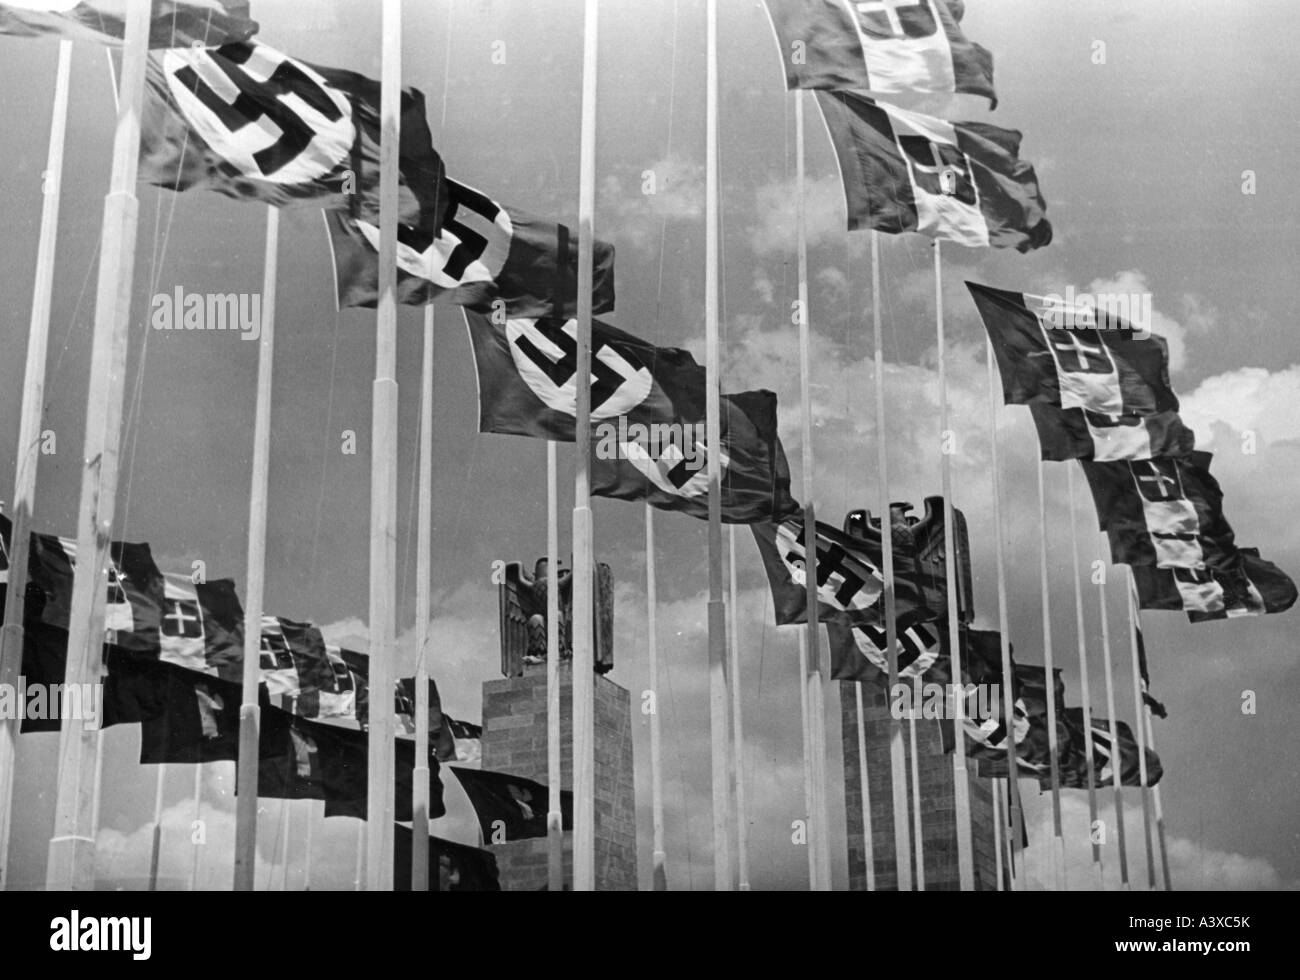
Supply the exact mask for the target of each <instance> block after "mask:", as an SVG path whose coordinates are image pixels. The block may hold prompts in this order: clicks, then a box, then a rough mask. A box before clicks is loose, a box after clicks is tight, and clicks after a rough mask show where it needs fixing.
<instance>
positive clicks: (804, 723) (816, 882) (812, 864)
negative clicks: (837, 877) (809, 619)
mask: <svg viewBox="0 0 1300 980" xmlns="http://www.w3.org/2000/svg"><path fill="white" fill-rule="evenodd" d="M798 637H799V723H800V735H801V736H802V741H803V804H804V818H805V828H804V829H805V831H807V832H808V833H807V834H806V839H805V841H804V847H805V848H806V849H807V851H808V890H809V891H811V892H815V891H818V890H819V889H820V887H821V885H820V874H821V869H820V864H819V862H818V860H817V849H816V848H815V847H814V846H813V843H812V838H811V830H810V829H809V828H810V827H811V825H812V814H813V797H814V796H815V793H814V790H813V774H812V773H813V761H812V757H813V741H812V728H811V724H810V719H809V710H808V685H807V684H805V683H804V678H805V677H807V676H808V631H807V630H806V629H803V628H800V629H799V630H798Z"/></svg>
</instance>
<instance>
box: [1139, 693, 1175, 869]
mask: <svg viewBox="0 0 1300 980" xmlns="http://www.w3.org/2000/svg"><path fill="white" fill-rule="evenodd" d="M1143 708H1144V711H1143V715H1144V717H1145V721H1146V730H1147V744H1148V745H1150V746H1151V751H1152V752H1154V751H1155V750H1156V736H1155V729H1154V727H1153V726H1152V724H1151V709H1150V708H1149V707H1147V706H1146V705H1143ZM1151 798H1152V801H1153V802H1154V804H1155V811H1156V813H1155V816H1156V837H1157V839H1158V840H1159V841H1160V874H1161V878H1162V879H1163V882H1164V886H1165V891H1167V892H1171V891H1173V890H1174V889H1173V885H1172V884H1171V882H1170V879H1169V849H1168V846H1167V845H1166V843H1165V809H1164V806H1163V805H1162V804H1161V801H1160V784H1159V783H1156V785H1155V786H1153V787H1151Z"/></svg>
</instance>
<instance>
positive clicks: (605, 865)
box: [482, 662, 637, 891]
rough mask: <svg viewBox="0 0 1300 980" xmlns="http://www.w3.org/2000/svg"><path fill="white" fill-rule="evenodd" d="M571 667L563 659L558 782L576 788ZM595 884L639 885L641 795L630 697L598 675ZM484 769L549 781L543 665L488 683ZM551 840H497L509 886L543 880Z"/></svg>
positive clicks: (568, 859) (567, 854)
mask: <svg viewBox="0 0 1300 980" xmlns="http://www.w3.org/2000/svg"><path fill="white" fill-rule="evenodd" d="M572 678H573V674H572V670H571V667H570V664H568V663H567V662H566V663H561V664H560V718H561V722H560V775H561V779H560V788H561V789H566V790H571V789H572V788H573V724H572V712H573V680H572ZM595 681H596V712H595V725H596V888H597V889H598V890H600V891H635V890H636V887H637V877H636V800H635V798H634V795H633V783H632V707H631V696H630V695H629V694H628V692H627V690H626V689H624V688H622V687H619V686H618V685H617V684H615V683H614V682H613V681H611V680H609V679H608V678H605V677H599V676H598V677H596V679H595ZM482 764H483V768H484V769H491V770H494V771H497V772H508V773H513V774H514V775H516V776H523V777H525V778H527V779H533V780H536V781H537V782H539V783H542V784H545V783H546V782H547V778H546V665H545V664H537V665H530V666H526V667H525V668H524V675H523V676H522V677H510V678H505V677H503V678H501V679H499V680H491V681H487V682H486V683H484V685H483V763H482ZM572 837H573V835H572V834H571V833H570V832H568V831H566V832H565V834H564V886H565V887H566V888H569V887H571V886H572V884H573V840H572ZM546 847H547V844H546V840H545V838H539V839H534V840H525V841H515V842H513V843H508V844H497V845H494V846H493V847H492V852H493V853H494V854H495V855H496V859H497V866H498V868H499V869H500V872H501V887H502V888H503V889H505V890H507V891H539V890H541V889H543V888H545V887H546Z"/></svg>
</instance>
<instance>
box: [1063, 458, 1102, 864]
mask: <svg viewBox="0 0 1300 980" xmlns="http://www.w3.org/2000/svg"><path fill="white" fill-rule="evenodd" d="M1065 472H1066V478H1067V481H1068V487H1069V496H1070V560H1071V564H1072V565H1073V567H1074V633H1075V636H1076V637H1077V639H1078V644H1079V698H1080V700H1081V701H1082V702H1083V751H1084V755H1085V757H1086V758H1087V762H1086V764H1085V765H1084V770H1085V772H1086V775H1087V779H1088V840H1089V841H1090V842H1091V843H1092V870H1093V884H1094V885H1095V886H1096V887H1097V888H1098V889H1101V888H1102V887H1103V878H1102V865H1101V844H1100V843H1099V842H1098V840H1097V833H1096V831H1097V827H1098V823H1097V779H1096V771H1095V766H1094V762H1093V760H1094V758H1095V756H1094V755H1093V747H1092V695H1091V694H1090V693H1089V683H1088V640H1087V633H1086V632H1085V629H1084V621H1083V575H1082V569H1081V568H1080V565H1079V525H1078V521H1077V519H1076V513H1075V512H1076V510H1077V508H1076V507H1075V503H1074V467H1073V466H1067V467H1066V470H1065Z"/></svg>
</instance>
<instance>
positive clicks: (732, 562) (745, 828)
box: [727, 524, 749, 892]
mask: <svg viewBox="0 0 1300 980" xmlns="http://www.w3.org/2000/svg"><path fill="white" fill-rule="evenodd" d="M727 539H728V548H729V549H730V554H729V564H728V570H729V572H730V576H731V593H730V595H729V597H728V603H727V612H728V621H727V640H728V647H729V648H730V660H731V678H730V681H731V728H732V732H733V733H734V738H735V744H734V745H733V747H732V760H733V763H734V766H735V771H736V881H737V883H738V887H739V890H740V891H742V892H747V891H749V857H748V854H749V812H748V808H747V807H746V800H745V740H744V729H743V727H742V725H741V712H740V634H739V631H738V630H737V628H736V602H737V598H738V593H739V590H738V588H737V584H736V525H734V524H728V525H727Z"/></svg>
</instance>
